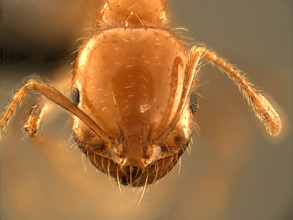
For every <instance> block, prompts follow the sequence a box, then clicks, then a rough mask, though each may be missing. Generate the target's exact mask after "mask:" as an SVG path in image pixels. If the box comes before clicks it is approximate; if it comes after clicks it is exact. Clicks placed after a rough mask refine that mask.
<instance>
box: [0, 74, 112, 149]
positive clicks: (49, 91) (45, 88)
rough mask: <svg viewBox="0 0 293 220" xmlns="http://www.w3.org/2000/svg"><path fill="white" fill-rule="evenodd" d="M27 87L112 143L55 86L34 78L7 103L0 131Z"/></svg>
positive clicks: (109, 138)
mask: <svg viewBox="0 0 293 220" xmlns="http://www.w3.org/2000/svg"><path fill="white" fill-rule="evenodd" d="M28 89H32V90H36V91H38V92H40V93H41V94H43V95H44V96H45V97H47V98H48V99H49V100H51V101H52V102H54V103H55V104H57V105H60V106H61V107H63V108H64V109H66V110H67V111H69V112H71V113H72V114H74V115H75V116H77V117H78V118H79V119H81V120H82V121H83V122H84V123H85V124H86V125H87V126H89V128H90V129H91V130H92V131H93V132H94V133H96V134H97V135H98V136H99V137H100V138H101V139H102V140H103V141H104V142H105V143H106V144H112V143H113V141H114V140H113V138H111V137H109V136H108V134H106V133H105V132H104V130H103V129H102V128H101V127H100V126H99V125H97V124H96V123H95V122H94V121H93V120H92V119H91V118H90V117H89V116H88V115H87V114H86V113H84V112H83V111H82V110H80V109H79V108H77V107H76V106H75V105H74V104H73V103H72V102H71V101H70V100H69V99H67V98H66V97H65V96H64V95H62V94H61V93H60V92H59V91H57V90H56V89H55V88H53V87H51V86H49V85H47V84H46V83H43V82H38V81H36V80H30V81H28V82H27V83H25V85H24V86H23V87H21V88H20V90H19V91H18V92H17V93H16V94H15V95H14V97H13V99H12V101H11V103H10V104H9V105H8V107H7V110H6V111H5V112H4V114H3V116H2V118H1V119H0V131H2V130H3V128H4V127H5V126H6V124H7V122H8V121H9V119H10V118H11V116H12V113H13V112H14V111H15V110H16V108H17V106H18V104H19V103H20V102H21V101H22V99H23V98H24V96H25V94H26V92H27V90H28Z"/></svg>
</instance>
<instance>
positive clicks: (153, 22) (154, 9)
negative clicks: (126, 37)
mask: <svg viewBox="0 0 293 220" xmlns="http://www.w3.org/2000/svg"><path fill="white" fill-rule="evenodd" d="M98 20H99V21H101V22H103V23H105V24H106V25H107V26H126V27H128V26H129V27H136V26H137V27H141V26H156V27H161V26H163V25H164V24H166V22H167V16H166V4H165V2H164V1H163V0H155V1H143V0H128V1H123V0H122V1H121V0H105V1H104V4H103V6H102V9H101V11H100V13H99V15H98Z"/></svg>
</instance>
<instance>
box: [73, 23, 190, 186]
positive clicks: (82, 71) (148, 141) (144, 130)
mask: <svg viewBox="0 0 293 220" xmlns="http://www.w3.org/2000/svg"><path fill="white" fill-rule="evenodd" d="M130 43H131V44H130ZM130 45H131V46H130ZM167 55H168V56H167ZM187 61H188V51H187V49H186V48H185V46H184V44H183V43H182V42H181V41H180V40H179V38H178V37H177V36H176V35H174V34H172V33H170V32H168V31H166V30H162V29H155V28H154V29H152V28H148V29H141V28H138V29H135V28H127V29H125V28H116V29H115V30H112V29H109V30H105V31H103V32H101V33H98V34H96V35H94V36H93V37H92V38H91V39H90V40H89V41H88V42H87V43H86V44H85V45H84V46H83V49H82V50H81V51H80V53H79V56H78V61H77V63H76V67H75V72H74V78H73V88H78V90H79V94H80V101H79V105H78V107H79V108H80V109H81V110H82V111H83V112H85V113H86V114H87V115H88V116H89V117H90V118H92V119H93V120H94V121H95V123H96V124H98V125H99V126H100V127H101V128H102V129H103V131H104V132H105V134H106V135H107V136H108V137H109V138H110V139H111V140H113V141H112V142H111V141H105V140H103V138H102V137H98V136H97V135H95V134H94V133H93V132H92V131H91V130H90V129H89V128H88V127H87V126H86V125H85V124H84V123H83V122H82V121H81V120H80V119H79V118H78V117H73V130H74V133H75V136H76V140H77V142H78V144H79V146H80V148H81V149H82V150H83V151H86V152H87V155H89V158H90V160H91V161H92V163H93V164H94V165H95V166H96V167H97V168H99V169H100V170H102V171H103V172H105V173H108V174H109V175H111V176H113V177H114V178H119V179H120V180H123V181H124V183H129V184H130V183H131V184H132V185H135V186H140V185H142V184H145V181H146V179H147V182H148V183H152V182H153V181H155V180H157V179H159V178H161V177H163V176H164V175H165V174H167V173H168V172H169V170H170V169H171V168H172V167H173V166H174V165H175V164H176V162H177V160H178V158H179V156H180V155H181V154H182V153H183V151H184V149H185V147H186V145H187V144H188V142H189V138H190V133H191V121H192V120H191V119H190V118H191V112H190V109H189V105H188V104H186V105H185V106H186V108H185V110H184V112H183V114H182V116H181V119H180V120H179V122H178V123H177V124H176V127H174V129H171V132H172V133H171V134H170V135H169V133H168V134H166V135H162V134H163V133H164V131H165V130H166V128H167V127H168V126H169V125H170V122H171V120H172V119H173V118H174V115H175V113H176V110H177V109H178V107H179V104H180V101H181V94H182V91H183V90H184V82H185V76H186V74H185V66H186V64H187ZM73 91H74V90H73ZM130 168H131V169H130ZM135 170H136V171H135ZM134 173H137V175H134ZM151 173H152V174H151ZM130 178H131V182H130Z"/></svg>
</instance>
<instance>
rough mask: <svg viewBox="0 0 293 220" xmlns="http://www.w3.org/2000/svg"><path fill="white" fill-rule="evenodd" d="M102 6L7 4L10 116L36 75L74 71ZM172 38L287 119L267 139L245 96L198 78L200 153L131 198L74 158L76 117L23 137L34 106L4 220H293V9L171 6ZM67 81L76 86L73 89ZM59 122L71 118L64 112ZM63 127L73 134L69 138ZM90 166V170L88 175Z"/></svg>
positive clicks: (11, 175)
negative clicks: (239, 75) (17, 95)
mask: <svg viewBox="0 0 293 220" xmlns="http://www.w3.org/2000/svg"><path fill="white" fill-rule="evenodd" d="M98 5H99V1H95V0H71V1H69V0H68V1H66V0H62V1H60V0H59V1H57V0H50V1H48V0H38V1H37V0H22V1H17V0H2V4H1V6H2V21H1V52H2V53H1V54H2V58H1V61H2V65H1V75H0V77H1V78H0V97H1V98H0V106H1V109H3V107H4V106H5V105H6V104H7V102H8V101H9V100H10V97H11V95H12V94H13V93H14V91H15V88H18V87H19V85H21V82H22V80H23V79H24V78H26V77H27V76H31V75H36V74H37V75H42V76H46V77H49V76H50V75H52V74H55V75H56V74H57V75H59V74H64V73H65V74H67V73H69V72H70V70H71V67H70V66H69V64H70V62H71V61H73V60H74V58H75V55H71V52H72V51H74V49H75V47H76V46H78V44H79V43H78V42H75V40H76V39H78V38H80V37H83V36H86V35H87V32H86V31H81V30H82V29H84V28H87V27H91V25H92V21H93V18H94V15H95V11H96V9H97V8H98ZM169 9H170V17H171V20H172V24H173V25H172V27H185V28H187V29H189V32H188V33H183V35H184V36H188V37H192V38H193V39H194V42H195V43H197V44H198V45H205V46H207V47H209V48H212V49H214V50H215V51H217V52H218V53H219V54H221V55H222V56H223V57H225V58H227V59H229V60H230V61H231V62H232V63H233V64H236V65H237V66H238V67H239V68H240V69H241V70H243V71H245V72H246V73H248V77H249V78H250V79H251V81H252V82H253V83H254V84H255V85H256V87H257V88H258V89H260V90H262V91H264V93H265V94H267V95H268V97H269V98H270V100H271V101H273V102H274V104H275V105H276V106H277V107H278V110H279V112H280V113H281V116H282V119H283V120H284V124H285V128H284V132H283V134H282V135H281V136H280V137H278V138H272V137H269V136H268V135H267V134H266V132H265V130H264V128H263V126H262V125H261V124H260V123H259V122H257V120H256V117H255V116H254V114H253V111H252V110H251V109H250V108H249V107H248V106H247V104H246V101H244V100H243V98H242V95H241V94H240V93H239V92H238V89H237V87H235V86H234V85H233V83H232V82H231V81H230V80H229V79H228V78H227V77H226V76H225V75H224V74H222V73H221V72H219V71H218V70H217V68H214V67H211V66H210V65H207V66H204V67H203V68H202V69H201V74H200V81H199V83H200V84H203V85H202V86H201V87H200V88H199V89H198V92H199V93H200V94H201V95H202V96H203V97H204V99H201V98H199V106H200V108H199V110H198V112H197V113H196V115H197V123H198V125H199V127H200V130H201V131H200V135H197V134H196V132H195V133H194V137H193V141H194V143H193V145H192V152H191V155H189V154H188V153H187V152H186V153H185V154H184V155H183V158H182V168H181V174H180V175H179V176H178V175H177V173H178V170H177V168H175V169H174V170H173V171H172V172H171V173H170V174H169V175H167V176H166V177H165V178H163V179H162V180H161V181H160V182H159V183H157V184H154V185H151V186H149V187H148V188H147V191H146V194H145V196H144V199H143V201H142V204H141V205H140V206H137V205H136V204H137V201H138V199H139V196H140V189H136V190H133V189H131V188H128V187H123V195H121V194H120V192H119V190H118V187H117V186H116V183H115V182H114V181H113V180H108V178H107V176H106V175H104V174H102V173H100V172H96V169H95V168H93V167H92V166H91V165H90V164H89V163H88V162H87V160H86V159H85V160H84V163H83V160H82V156H81V152H80V151H79V150H78V149H76V150H74V149H72V148H70V145H72V144H73V142H72V140H71V141H68V139H69V137H70V134H71V129H70V126H67V127H65V126H64V124H66V123H67V120H68V118H69V117H68V115H67V114H66V113H64V112H63V113H60V114H59V115H58V116H55V117H47V118H46V120H45V121H44V123H43V126H42V130H41V132H40V134H39V136H38V137H36V138H34V139H30V138H29V137H27V135H26V134H25V133H22V130H21V128H22V126H23V123H24V120H25V117H26V115H27V111H28V110H27V108H25V107H26V106H29V104H31V103H32V102H33V101H32V99H30V98H27V99H26V100H25V102H24V104H23V105H22V107H21V109H20V110H19V111H18V112H17V113H16V116H15V117H14V118H13V120H12V121H11V123H10V125H9V127H8V129H7V132H6V133H5V134H3V135H2V140H1V142H0V143H1V146H0V152H1V157H0V164H1V200H0V213H1V214H0V216H1V219H5V220H11V219H72V220H73V219H154V220H162V219H171V220H173V219H174V220H175V219H200V220H222V219H225V220H235V219H237V220H247V219H250V220H275V219H278V220H289V219H292V217H293V214H292V1H290V0H279V1H275V0H254V1H253V0H246V1H240V0H236V1H235V0H222V1H217V0H210V1H200V0H196V1H194V0H180V1H179V0H177V1H176V0H172V1H169ZM69 80H70V79H68V81H69ZM57 111H58V112H62V110H61V109H60V108H57ZM64 127H65V128H64ZM84 164H85V166H86V171H85V168H84Z"/></svg>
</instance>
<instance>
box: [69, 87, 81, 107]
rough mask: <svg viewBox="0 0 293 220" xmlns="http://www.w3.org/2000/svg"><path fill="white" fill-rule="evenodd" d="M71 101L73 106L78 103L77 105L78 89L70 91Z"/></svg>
mask: <svg viewBox="0 0 293 220" xmlns="http://www.w3.org/2000/svg"><path fill="white" fill-rule="evenodd" d="M71 101H72V103H73V104H74V105H75V106H77V105H78V103H79V90H78V88H75V89H73V90H72V92H71Z"/></svg>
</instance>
